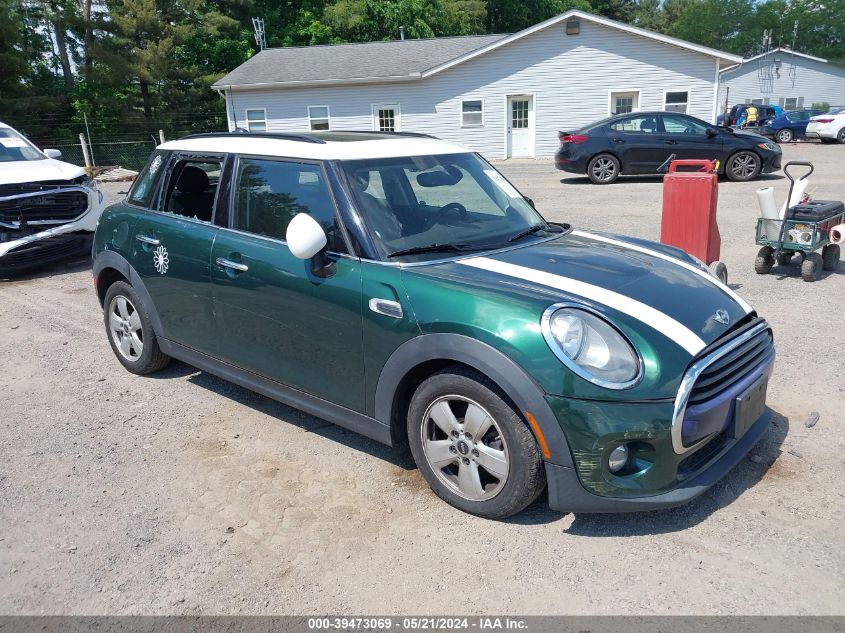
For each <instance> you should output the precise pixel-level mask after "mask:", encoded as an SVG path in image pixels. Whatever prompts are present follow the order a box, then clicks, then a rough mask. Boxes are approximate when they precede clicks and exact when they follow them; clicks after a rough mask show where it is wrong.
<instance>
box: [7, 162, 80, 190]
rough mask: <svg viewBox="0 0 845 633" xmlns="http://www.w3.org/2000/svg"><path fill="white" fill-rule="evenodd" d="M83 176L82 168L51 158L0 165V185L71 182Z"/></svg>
mask: <svg viewBox="0 0 845 633" xmlns="http://www.w3.org/2000/svg"><path fill="white" fill-rule="evenodd" d="M84 175H85V170H84V169H82V167H78V166H76V165H71V164H70V163H65V162H64V161H60V160H55V159H52V158H46V159H44V160H16V161H12V162H4V163H1V164H0V185H13V184H19V183H24V182H41V181H45V180H72V179H74V178H79V177H80V176H84Z"/></svg>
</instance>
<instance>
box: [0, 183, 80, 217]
mask: <svg viewBox="0 0 845 633" xmlns="http://www.w3.org/2000/svg"><path fill="white" fill-rule="evenodd" d="M87 207H88V196H87V195H86V194H85V193H84V192H83V191H78V190H77V191H45V192H44V193H43V194H35V195H32V194H30V195H26V196H23V195H21V196H14V197H13V196H10V197H9V198H7V199H5V200H0V222H3V223H5V224H9V223H20V224H22V225H23V224H27V223H30V222H45V221H60V222H61V221H70V220H73V219H75V218H77V217H79V216H80V215H82V214H83V213H84V212H85V209H86V208H87Z"/></svg>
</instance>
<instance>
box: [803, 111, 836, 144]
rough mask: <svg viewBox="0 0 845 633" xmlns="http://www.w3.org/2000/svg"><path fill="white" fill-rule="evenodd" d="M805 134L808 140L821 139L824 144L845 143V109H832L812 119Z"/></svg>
mask: <svg viewBox="0 0 845 633" xmlns="http://www.w3.org/2000/svg"><path fill="white" fill-rule="evenodd" d="M805 134H806V136H807V138H818V139H821V141H822V143H834V142H839V143H845V107H838V108H831V110H830V111H829V112H827V113H825V114H819V115H818V116H814V117H813V118H811V119H810V122H809V123H808V124H807V131H806V133H805Z"/></svg>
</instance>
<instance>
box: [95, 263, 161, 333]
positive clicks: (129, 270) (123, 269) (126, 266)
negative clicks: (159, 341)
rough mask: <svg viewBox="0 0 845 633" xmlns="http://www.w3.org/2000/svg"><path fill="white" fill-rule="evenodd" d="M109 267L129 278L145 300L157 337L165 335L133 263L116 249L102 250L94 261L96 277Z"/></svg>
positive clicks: (130, 282) (148, 294)
mask: <svg viewBox="0 0 845 633" xmlns="http://www.w3.org/2000/svg"><path fill="white" fill-rule="evenodd" d="M107 268H113V269H114V270H116V271H117V272H119V273H120V274H121V275H123V276H124V277H126V279H128V280H129V284H130V285H131V286H132V288H133V289H134V290H135V292H137V293H138V295H140V297H141V301H143V302H144V308H145V309H146V310H147V314H149V316H150V320H151V321H152V322H153V333H154V334H155V335H156V336H157V337H161V336H163V334H164V328H163V327H162V325H161V319H160V318H159V316H158V312H157V311H156V308H155V304H154V303H153V299H152V297H151V296H150V293H149V291H148V290H147V287H146V286H145V285H144V282H143V281H142V280H141V277H140V276H139V275H138V273H137V272H136V271H135V269H134V268H133V267H132V264H130V263H129V261H128V260H127V259H126V258H125V257H124V256H123V255H121V254H120V253H116V252H115V251H101V252H100V253H97V254H96V255H95V256H94V261H93V263H92V269H93V272H94V279H97V278H98V277H99V276H100V274H101V273H102V272H103V271H104V270H106V269H107Z"/></svg>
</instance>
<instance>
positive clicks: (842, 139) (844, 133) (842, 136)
mask: <svg viewBox="0 0 845 633" xmlns="http://www.w3.org/2000/svg"><path fill="white" fill-rule="evenodd" d="M836 142H837V143H845V127H843V128H842V129H841V130H839V134H837V135H836Z"/></svg>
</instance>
